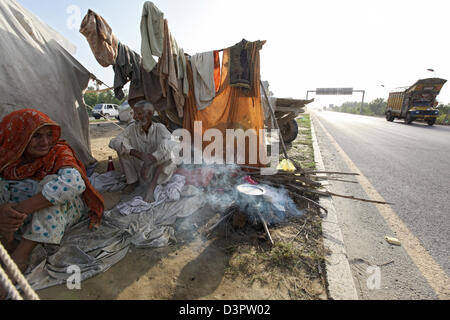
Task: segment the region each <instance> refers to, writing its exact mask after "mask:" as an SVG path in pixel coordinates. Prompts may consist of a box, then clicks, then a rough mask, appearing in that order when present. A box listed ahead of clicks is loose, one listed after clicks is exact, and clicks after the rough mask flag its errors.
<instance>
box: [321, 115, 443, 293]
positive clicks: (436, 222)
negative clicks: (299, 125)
mask: <svg viewBox="0 0 450 320" xmlns="http://www.w3.org/2000/svg"><path fill="white" fill-rule="evenodd" d="M313 119H314V120H313V124H314V127H315V129H316V134H317V138H318V142H319V146H320V149H321V152H322V156H323V158H324V163H325V167H326V168H327V169H331V170H337V171H341V172H342V171H345V172H349V171H350V172H352V171H354V170H353V169H356V168H357V169H358V170H359V171H360V172H361V173H362V175H363V176H364V177H365V178H367V183H358V184H351V183H342V182H333V181H330V183H332V191H334V192H337V193H341V194H347V195H354V196H357V197H363V198H366V199H367V198H369V197H370V195H371V194H372V195H373V193H376V194H379V195H381V197H382V198H383V199H384V200H385V201H387V202H391V203H393V205H391V206H390V207H388V208H387V209H385V208H382V206H381V207H380V206H375V205H373V204H368V203H363V202H357V201H352V200H347V199H342V198H336V197H334V198H333V201H334V202H335V205H336V209H337V214H338V219H339V224H340V226H341V230H342V233H343V235H344V241H345V245H346V248H347V254H348V259H349V262H350V265H351V267H352V272H353V276H354V281H355V284H356V287H357V289H358V290H359V297H360V298H362V299H437V298H449V296H448V295H447V294H449V292H450V291H449V290H450V288H448V287H447V286H448V282H445V281H448V279H449V278H448V277H449V275H450V257H449V252H450V127H448V126H447V127H446V126H433V127H429V126H428V125H426V124H421V123H413V124H411V125H406V124H404V123H403V122H400V121H396V122H393V123H392V122H387V121H386V120H385V119H383V118H375V117H365V116H357V115H349V114H342V113H335V112H318V113H314V114H313ZM330 136H331V137H332V138H330ZM333 140H334V142H333ZM336 144H337V145H338V146H336ZM339 148H342V150H343V152H344V153H345V154H346V155H347V156H348V158H349V159H350V160H345V158H346V156H343V155H342V151H338V150H339ZM349 161H350V162H351V163H352V165H349ZM358 181H360V180H358ZM360 182H361V181H360ZM361 184H364V185H365V188H364V187H362V186H361ZM368 193H369V194H368ZM391 218H392V219H391ZM395 219H398V220H395ZM393 221H394V222H393ZM405 230H406V231H405ZM386 235H388V236H393V237H398V238H401V240H403V241H405V243H403V244H402V246H392V245H390V244H388V243H387V242H386V241H385V240H384V236H386ZM411 239H413V240H414V239H417V240H418V242H417V243H418V244H419V245H417V246H416V245H412V244H411V243H412V242H414V241H413V240H411ZM406 242H407V243H406ZM407 244H410V246H409V248H408V246H407ZM421 249H423V250H422V251H421ZM373 266H378V267H379V269H378V270H380V276H381V285H380V286H378V285H377V283H376V281H375V282H374V278H373V277H371V276H374V275H375V271H374V270H375V269H373V268H372V269H371V267H373ZM433 268H434V269H433ZM431 270H433V271H431ZM443 283H444V284H445V286H444V287H443V286H442V284H443ZM374 288H375V289H374Z"/></svg>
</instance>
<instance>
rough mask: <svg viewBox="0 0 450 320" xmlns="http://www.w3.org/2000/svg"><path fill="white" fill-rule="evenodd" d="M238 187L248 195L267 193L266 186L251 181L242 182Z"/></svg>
mask: <svg viewBox="0 0 450 320" xmlns="http://www.w3.org/2000/svg"><path fill="white" fill-rule="evenodd" d="M236 189H237V190H238V191H239V192H240V193H241V194H245V195H248V196H263V195H264V194H265V193H266V190H264V188H262V187H259V186H255V185H253V184H249V183H245V184H241V185H239V186H237V187H236Z"/></svg>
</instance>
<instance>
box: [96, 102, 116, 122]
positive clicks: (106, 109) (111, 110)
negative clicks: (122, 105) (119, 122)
mask: <svg viewBox="0 0 450 320" xmlns="http://www.w3.org/2000/svg"><path fill="white" fill-rule="evenodd" d="M92 116H93V117H94V118H95V119H97V120H98V119H100V118H102V117H105V118H116V117H118V116H119V106H118V105H117V104H97V105H96V106H95V107H94V110H93V111H92Z"/></svg>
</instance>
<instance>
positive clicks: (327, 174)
mask: <svg viewBox="0 0 450 320" xmlns="http://www.w3.org/2000/svg"><path fill="white" fill-rule="evenodd" d="M246 174H247V175H249V176H251V177H252V179H253V180H255V181H256V182H258V183H261V184H267V185H271V186H274V187H278V188H284V189H287V190H288V191H289V194H290V196H291V197H296V198H300V199H302V200H305V201H307V202H309V203H311V204H312V205H314V206H316V207H318V208H320V209H321V210H323V211H324V212H325V213H328V211H327V209H326V208H324V207H322V206H321V205H320V204H319V203H317V202H316V201H315V200H313V199H312V198H317V196H325V197H330V196H335V197H341V198H346V199H352V200H358V201H364V202H371V203H377V204H389V203H387V202H383V201H376V200H369V199H362V198H357V197H354V196H348V195H342V194H337V193H333V192H330V191H328V190H326V189H325V188H323V180H334V181H341V182H348V183H358V182H357V181H352V180H345V179H341V178H340V177H339V176H342V175H343V176H358V175H359V174H357V173H348V172H332V171H316V170H304V169H303V170H302V169H298V168H297V169H296V170H295V171H294V172H286V171H278V172H277V173H276V174H273V175H261V173H260V172H259V171H258V172H247V173H246Z"/></svg>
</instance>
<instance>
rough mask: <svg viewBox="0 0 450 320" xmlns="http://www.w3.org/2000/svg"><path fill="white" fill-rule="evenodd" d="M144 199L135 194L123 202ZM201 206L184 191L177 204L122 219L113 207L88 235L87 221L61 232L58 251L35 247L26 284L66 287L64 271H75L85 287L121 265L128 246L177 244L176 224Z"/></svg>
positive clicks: (192, 192) (199, 195) (195, 195)
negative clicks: (71, 269)
mask: <svg viewBox="0 0 450 320" xmlns="http://www.w3.org/2000/svg"><path fill="white" fill-rule="evenodd" d="M143 193H144V190H139V189H138V190H137V191H136V192H135V193H134V194H132V195H129V196H128V197H126V198H124V199H123V201H122V202H126V201H129V199H130V198H133V197H136V196H138V195H142V194H143ZM205 203H206V200H205V197H204V194H203V191H201V189H197V188H195V187H194V186H191V185H188V186H184V187H183V189H182V193H181V198H180V199H179V200H178V201H170V202H164V203H163V204H161V205H159V206H156V207H152V208H150V209H148V210H146V211H142V212H141V213H139V214H131V215H128V216H124V215H122V214H121V213H120V212H119V209H118V208H117V206H116V207H114V208H113V209H112V210H109V211H106V212H105V213H104V216H103V219H102V222H101V224H100V226H99V228H98V229H96V230H94V231H92V230H89V228H88V226H89V219H85V220H83V221H81V222H79V223H78V224H76V225H74V226H72V227H71V228H70V229H69V230H67V231H66V233H65V235H64V237H63V239H62V240H61V244H60V245H59V246H55V245H45V246H38V247H37V248H36V249H35V250H34V251H33V254H32V257H31V265H30V268H29V270H31V271H30V272H27V273H26V274H25V275H26V278H27V280H28V282H29V283H30V285H31V286H32V287H33V289H34V290H40V289H45V288H48V287H52V286H55V285H59V284H64V283H66V282H67V280H68V279H69V277H71V276H72V275H73V273H71V272H69V271H68V268H69V267H71V266H73V265H76V266H78V267H79V268H80V272H81V281H84V280H86V279H88V278H91V277H93V276H95V275H97V274H99V273H101V272H105V271H106V270H108V269H109V268H110V267H111V266H112V265H114V264H116V263H117V262H119V261H120V260H121V259H123V258H124V257H125V255H126V254H127V252H128V249H129V248H130V245H131V244H132V245H134V246H135V247H138V248H157V247H163V246H167V245H169V243H170V242H171V241H176V238H175V229H174V224H175V221H176V220H177V219H178V218H188V217H189V216H191V215H192V214H193V213H194V212H196V211H197V210H199V209H201V208H202V207H203V206H204V205H205Z"/></svg>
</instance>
